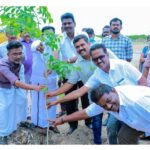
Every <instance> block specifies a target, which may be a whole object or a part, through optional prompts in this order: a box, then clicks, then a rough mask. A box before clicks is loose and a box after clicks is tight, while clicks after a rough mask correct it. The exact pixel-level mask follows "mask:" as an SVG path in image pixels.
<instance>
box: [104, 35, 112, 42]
mask: <svg viewBox="0 0 150 150" xmlns="http://www.w3.org/2000/svg"><path fill="white" fill-rule="evenodd" d="M110 39H111V35H109V36H106V37H104V38H102V42H105V41H109V40H110Z"/></svg>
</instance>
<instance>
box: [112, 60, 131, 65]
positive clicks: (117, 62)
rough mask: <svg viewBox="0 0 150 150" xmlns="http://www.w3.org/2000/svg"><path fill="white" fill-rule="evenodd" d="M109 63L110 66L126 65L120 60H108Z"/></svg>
mask: <svg viewBox="0 0 150 150" xmlns="http://www.w3.org/2000/svg"><path fill="white" fill-rule="evenodd" d="M110 63H111V64H114V65H119V66H120V65H124V64H126V63H128V62H127V61H125V60H122V59H110Z"/></svg>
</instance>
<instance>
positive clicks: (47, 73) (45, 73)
mask: <svg viewBox="0 0 150 150" xmlns="http://www.w3.org/2000/svg"><path fill="white" fill-rule="evenodd" d="M51 73H52V70H49V69H48V70H46V71H45V72H44V77H45V78H47V76H48V75H50V74H51Z"/></svg>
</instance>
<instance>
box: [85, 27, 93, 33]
mask: <svg viewBox="0 0 150 150" xmlns="http://www.w3.org/2000/svg"><path fill="white" fill-rule="evenodd" d="M85 32H86V33H87V34H91V35H93V34H94V29H93V28H87V29H86V30H85Z"/></svg>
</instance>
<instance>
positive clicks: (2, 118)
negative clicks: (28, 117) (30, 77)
mask: <svg viewBox="0 0 150 150" xmlns="http://www.w3.org/2000/svg"><path fill="white" fill-rule="evenodd" d="M7 51H8V52H7V55H8V58H2V59H0V114H1V115H0V144H7V136H8V135H10V134H11V133H12V132H13V131H15V130H16V129H17V123H18V122H19V121H20V120H22V116H19V115H22V113H21V114H18V115H16V111H19V109H17V106H18V105H16V101H17V98H19V97H20V95H19V94H18V93H21V92H20V91H21V90H20V89H19V88H23V89H30V90H36V91H40V90H41V89H42V88H43V86H41V85H39V86H33V85H29V84H26V83H23V82H21V80H23V77H22V76H21V74H22V73H21V60H22V44H21V43H20V42H18V41H11V42H9V43H8V45H7ZM21 96H23V95H21ZM21 101H22V98H21V97H20V104H21V105H20V106H22V107H25V106H24V100H23V103H22V102H21ZM25 104H26V103H25ZM18 113H19V112H18ZM19 117H20V118H19Z"/></svg>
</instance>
